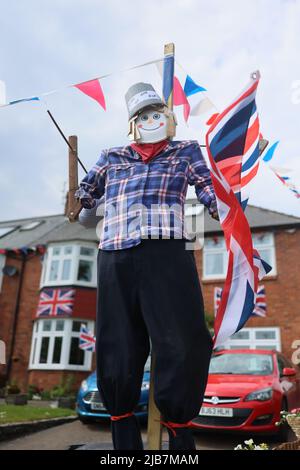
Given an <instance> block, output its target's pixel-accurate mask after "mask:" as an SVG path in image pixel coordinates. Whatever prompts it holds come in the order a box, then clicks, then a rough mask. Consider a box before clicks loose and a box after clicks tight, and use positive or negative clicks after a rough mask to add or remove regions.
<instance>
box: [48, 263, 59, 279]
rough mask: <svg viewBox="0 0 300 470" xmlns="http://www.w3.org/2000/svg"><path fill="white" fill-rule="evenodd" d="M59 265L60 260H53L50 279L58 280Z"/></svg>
mask: <svg viewBox="0 0 300 470" xmlns="http://www.w3.org/2000/svg"><path fill="white" fill-rule="evenodd" d="M58 266H59V261H58V260H54V261H52V262H51V265H50V277H49V280H50V281H56V280H57V278H58Z"/></svg>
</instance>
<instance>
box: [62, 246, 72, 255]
mask: <svg viewBox="0 0 300 470" xmlns="http://www.w3.org/2000/svg"><path fill="white" fill-rule="evenodd" d="M72 248H73V247H72V246H65V247H64V254H65V255H70V254H71V253H72Z"/></svg>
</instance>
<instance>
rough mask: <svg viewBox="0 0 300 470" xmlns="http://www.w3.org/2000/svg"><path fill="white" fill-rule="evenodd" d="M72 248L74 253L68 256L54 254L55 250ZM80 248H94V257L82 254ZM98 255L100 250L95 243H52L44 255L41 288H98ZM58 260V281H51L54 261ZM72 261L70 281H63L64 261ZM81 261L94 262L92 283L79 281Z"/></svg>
mask: <svg viewBox="0 0 300 470" xmlns="http://www.w3.org/2000/svg"><path fill="white" fill-rule="evenodd" d="M68 246H70V247H72V253H71V254H68V255H62V254H61V253H60V254H59V255H55V254H54V250H55V248H60V249H61V251H63V250H64V248H65V247H68ZM80 248H92V249H93V250H94V255H93V256H86V255H82V254H80ZM97 254H98V248H97V245H96V244H95V243H93V242H69V243H68V242H62V243H51V244H49V246H48V248H47V251H46V253H45V255H44V260H43V269H42V275H41V281H40V288H42V287H48V286H49V287H51V286H59V285H64V286H68V285H75V286H76V285H77V286H86V287H97ZM54 260H57V261H58V262H59V267H58V278H57V279H56V280H50V270H51V264H52V261H54ZM64 260H70V261H71V270H70V277H69V279H62V270H63V261H64ZM80 260H88V261H92V262H93V265H92V279H91V281H83V280H78V279H77V275H78V268H79V263H80Z"/></svg>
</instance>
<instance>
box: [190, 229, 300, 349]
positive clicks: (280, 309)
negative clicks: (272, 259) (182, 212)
mask: <svg viewBox="0 0 300 470" xmlns="http://www.w3.org/2000/svg"><path fill="white" fill-rule="evenodd" d="M275 253H276V263H277V275H276V276H275V277H274V278H272V279H268V278H265V279H263V281H261V283H262V284H264V286H265V289H266V299H267V309H268V311H267V316H266V317H265V318H251V319H250V320H249V321H248V322H247V324H246V326H247V327H259V326H262V327H264V326H269V327H273V326H277V327H280V332H281V342H282V352H283V353H284V354H285V355H286V356H287V357H288V358H291V355H292V353H293V350H292V349H291V344H292V342H293V341H294V340H295V339H300V230H295V231H293V233H288V231H286V230H281V231H277V232H275ZM195 255H196V262H197V269H198V272H199V276H200V279H201V283H202V290H203V296H204V302H205V310H206V311H207V312H208V313H210V314H212V315H213V313H214V305H213V295H214V287H215V286H219V287H223V284H224V280H220V281H202V250H196V251H195Z"/></svg>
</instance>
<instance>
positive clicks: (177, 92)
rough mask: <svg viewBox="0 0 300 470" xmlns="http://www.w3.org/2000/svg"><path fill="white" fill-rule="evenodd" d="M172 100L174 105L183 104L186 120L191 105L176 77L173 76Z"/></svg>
mask: <svg viewBox="0 0 300 470" xmlns="http://www.w3.org/2000/svg"><path fill="white" fill-rule="evenodd" d="M173 100H174V106H180V105H183V116H184V119H185V121H186V122H187V120H188V118H189V115H190V109H191V107H190V103H189V102H188V99H187V97H186V94H185V93H184V91H183V88H182V86H181V84H180V81H179V80H178V78H177V77H174V88H173Z"/></svg>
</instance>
